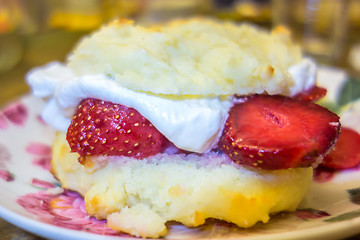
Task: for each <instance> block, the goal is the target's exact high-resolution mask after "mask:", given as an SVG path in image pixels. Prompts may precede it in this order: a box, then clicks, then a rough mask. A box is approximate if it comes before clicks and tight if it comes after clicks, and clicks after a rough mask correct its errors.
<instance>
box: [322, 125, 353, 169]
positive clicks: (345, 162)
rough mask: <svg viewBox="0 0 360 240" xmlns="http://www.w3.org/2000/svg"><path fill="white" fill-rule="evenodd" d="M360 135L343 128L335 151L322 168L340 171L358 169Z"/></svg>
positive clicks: (325, 160) (330, 154) (327, 156)
mask: <svg viewBox="0 0 360 240" xmlns="http://www.w3.org/2000/svg"><path fill="white" fill-rule="evenodd" d="M359 146H360V134H359V133H357V132H356V131H354V130H352V129H350V128H347V127H342V128H341V133H340V136H339V139H338V140H337V142H336V143H335V147H334V149H333V150H332V151H331V152H330V153H329V154H328V155H326V156H325V158H324V161H323V162H322V163H321V166H324V167H327V168H331V169H335V170H339V169H348V168H353V167H356V166H358V165H359V164H360V148H359Z"/></svg>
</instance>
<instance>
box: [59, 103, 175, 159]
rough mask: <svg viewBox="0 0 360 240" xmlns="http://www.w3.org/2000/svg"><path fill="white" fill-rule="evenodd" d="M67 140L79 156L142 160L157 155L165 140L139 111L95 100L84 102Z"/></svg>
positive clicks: (76, 114) (69, 130) (79, 108)
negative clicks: (126, 157) (123, 157)
mask: <svg viewBox="0 0 360 240" xmlns="http://www.w3.org/2000/svg"><path fill="white" fill-rule="evenodd" d="M66 139H67V141H68V143H69V146H70V148H71V150H72V152H77V153H79V154H80V156H89V155H90V156H96V155H105V156H107V155H109V156H128V157H135V158H138V159H142V158H145V157H148V156H151V155H154V154H157V153H159V152H161V151H163V149H164V148H165V146H166V145H167V144H168V140H167V139H166V138H165V137H164V136H163V135H162V134H161V133H160V132H159V131H158V130H157V129H156V128H155V127H154V126H153V125H152V124H151V123H150V122H149V121H148V120H147V119H146V118H144V117H143V116H142V115H141V114H140V113H139V112H138V111H136V110H135V109H133V108H127V107H125V106H122V105H120V104H114V103H111V102H106V101H102V100H98V99H92V98H89V99H85V100H83V101H82V102H81V103H80V105H79V107H78V109H77V111H76V113H75V115H74V117H73V119H72V121H71V124H70V126H69V128H68V131H67V135H66Z"/></svg>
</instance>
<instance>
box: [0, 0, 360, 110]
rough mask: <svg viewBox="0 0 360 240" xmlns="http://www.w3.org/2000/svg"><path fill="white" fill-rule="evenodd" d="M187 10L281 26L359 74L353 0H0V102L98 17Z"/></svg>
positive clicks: (359, 16) (159, 15)
mask: <svg viewBox="0 0 360 240" xmlns="http://www.w3.org/2000/svg"><path fill="white" fill-rule="evenodd" d="M194 15H202V16H211V17H214V18H219V19H229V20H233V21H236V22H244V21H246V22H250V23H254V24H257V25H259V26H261V27H264V28H268V29H271V28H274V27H284V29H286V30H287V31H289V32H290V33H291V34H292V37H293V39H294V40H295V41H297V42H298V43H299V44H302V46H303V49H304V53H305V54H308V55H311V56H313V57H314V58H316V59H317V60H318V61H319V62H320V63H323V64H329V65H331V66H336V67H340V68H344V69H346V70H347V71H348V72H349V73H350V74H352V75H359V72H360V0H292V1H287V0H76V1H73V0H0V106H3V105H4V104H5V103H6V102H9V101H11V100H12V99H14V98H16V97H18V96H19V95H22V94H25V93H27V92H28V87H27V86H26V84H25V83H24V75H25V74H26V72H27V71H28V70H29V69H31V68H32V67H34V66H39V65H43V64H45V63H47V62H49V61H51V60H59V61H64V60H65V59H66V55H67V54H68V53H69V52H70V51H71V49H72V48H73V46H74V44H75V43H76V42H77V41H78V39H79V38H81V36H83V35H84V34H87V33H89V32H90V31H93V30H94V29H97V28H98V27H99V26H101V25H102V24H103V23H105V22H108V21H111V20H112V19H115V18H119V17H123V18H131V19H134V20H136V21H137V22H139V23H149V22H161V21H164V20H169V19H172V18H179V17H188V16H194Z"/></svg>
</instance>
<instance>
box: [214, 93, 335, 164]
mask: <svg viewBox="0 0 360 240" xmlns="http://www.w3.org/2000/svg"><path fill="white" fill-rule="evenodd" d="M339 129H340V123H339V117H338V116H337V115H336V114H334V113H332V112H330V111H328V110H327V109H326V108H323V107H321V106H319V105H316V104H314V103H312V102H307V101H303V100H297V99H292V98H289V97H285V96H279V95H277V96H269V95H254V96H250V97H248V98H246V99H245V101H244V102H242V103H238V104H236V105H235V106H234V107H233V108H232V109H231V110H230V112H229V117H228V120H227V122H226V125H225V129H224V133H223V136H222V137H221V138H220V147H221V149H222V150H223V151H224V152H225V153H226V154H227V155H228V156H229V157H230V158H231V159H232V160H233V161H234V162H236V163H239V164H244V165H248V166H252V167H256V168H261V169H267V170H275V169H286V168H296V167H308V166H311V165H314V164H316V163H317V162H318V161H319V160H321V158H322V157H323V156H324V155H325V154H326V153H327V152H328V151H329V149H330V148H331V147H332V146H333V144H334V143H335V141H336V139H337V137H338V134H339Z"/></svg>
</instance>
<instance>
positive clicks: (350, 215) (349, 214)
mask: <svg viewBox="0 0 360 240" xmlns="http://www.w3.org/2000/svg"><path fill="white" fill-rule="evenodd" d="M356 217H360V210H357V211H352V212H347V213H344V214H341V215H339V216H336V217H333V218H329V219H326V220H324V222H340V221H345V220H349V219H353V218H356Z"/></svg>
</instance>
